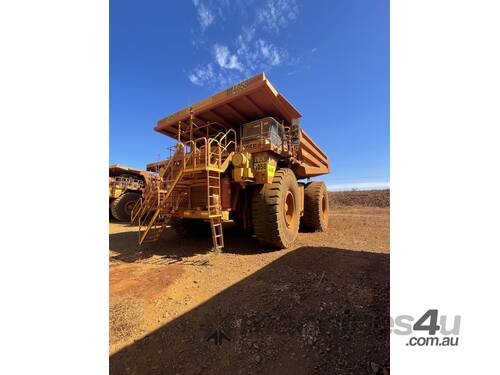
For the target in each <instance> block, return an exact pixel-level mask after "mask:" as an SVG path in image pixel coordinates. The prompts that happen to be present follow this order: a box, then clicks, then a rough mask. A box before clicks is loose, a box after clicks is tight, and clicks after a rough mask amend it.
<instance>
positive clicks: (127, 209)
mask: <svg viewBox="0 0 500 375" xmlns="http://www.w3.org/2000/svg"><path fill="white" fill-rule="evenodd" d="M140 198H141V195H140V194H137V193H132V192H129V193H125V194H122V195H120V196H119V197H118V198H116V199H115V200H114V201H113V202H111V205H110V208H111V213H112V214H113V216H114V218H115V219H116V220H119V221H130V216H131V215H132V209H133V208H134V206H135V204H136V203H137V201H138V200H139V199H140Z"/></svg>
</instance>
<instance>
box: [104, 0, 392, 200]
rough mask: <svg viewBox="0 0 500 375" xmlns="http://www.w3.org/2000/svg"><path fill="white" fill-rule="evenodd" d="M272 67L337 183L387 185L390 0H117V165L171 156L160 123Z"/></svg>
mask: <svg viewBox="0 0 500 375" xmlns="http://www.w3.org/2000/svg"><path fill="white" fill-rule="evenodd" d="M261 71H264V72H265V73H266V75H267V76H268V78H269V80H270V81H271V83H272V84H273V85H274V86H275V87H276V88H277V89H278V90H279V91H280V92H281V93H282V94H283V95H285V96H286V97H287V99H288V100H289V101H290V102H292V103H293V104H294V106H295V107H296V108H297V109H298V110H299V111H300V112H301V113H302V120H301V124H302V126H303V127H304V129H306V130H307V132H308V133H309V134H310V135H311V136H312V137H313V139H314V140H315V141H316V142H317V143H318V144H319V145H320V146H321V147H322V149H323V150H324V151H325V152H326V153H327V154H328V155H329V158H330V161H331V166H332V171H331V173H330V175H328V176H324V177H322V179H323V180H325V181H326V183H327V185H328V186H329V187H331V188H334V189H339V190H340V189H351V188H369V187H372V186H373V187H384V186H387V185H388V182H389V1H388V0H329V1H328V0H314V1H297V0H245V1H243V0H232V1H230V0H194V1H188V0H183V1H180V0H178V1H161V0H155V1H148V0H146V1H140V2H138V1H130V0H120V1H118V0H111V1H110V155H109V157H110V160H109V161H110V163H118V164H122V165H127V166H131V167H136V168H144V167H145V165H146V164H147V163H148V162H152V161H156V160H159V159H160V158H165V157H166V155H167V153H166V149H167V147H168V146H170V145H172V144H173V143H174V141H173V140H171V139H170V138H168V137H166V136H164V135H161V134H159V133H157V132H155V131H153V127H154V126H155V124H156V121H157V120H159V119H160V118H162V117H165V116H166V115H168V114H171V113H173V112H176V111H177V110H179V109H181V108H184V107H186V106H187V105H188V104H191V103H194V102H197V101H199V100H201V99H203V98H205V97H207V96H209V95H211V94H213V93H214V92H217V91H219V90H220V89H223V88H226V87H227V86H230V85H232V84H234V83H237V82H239V81H241V80H243V79H245V78H248V77H250V76H252V75H254V74H256V73H259V72H261Z"/></svg>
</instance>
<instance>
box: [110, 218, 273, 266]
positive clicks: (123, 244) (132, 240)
mask: <svg viewBox="0 0 500 375" xmlns="http://www.w3.org/2000/svg"><path fill="white" fill-rule="evenodd" d="M136 228H137V227H133V226H130V231H127V232H121V233H110V235H109V249H110V250H113V251H116V252H117V253H119V254H118V255H117V256H116V257H114V258H115V259H116V260H120V261H124V262H134V261H136V260H138V259H145V258H149V257H152V256H155V255H157V256H161V257H167V258H168V257H175V258H182V257H189V256H193V255H197V254H206V253H208V252H210V251H211V248H212V238H211V234H210V227H209V226H207V230H206V231H203V232H198V233H193V235H192V236H189V237H182V236H180V235H178V234H177V233H175V231H174V230H173V229H172V228H169V227H167V228H166V229H165V232H163V234H162V235H161V237H160V239H159V240H158V241H156V242H152V243H146V244H144V245H139V243H138V239H139V234H138V232H137V230H136ZM224 243H225V247H224V252H225V253H230V254H231V253H232V254H246V255H250V254H259V253H262V252H265V251H274V250H275V249H273V248H270V247H266V246H263V245H261V244H259V243H258V241H257V239H255V238H254V237H252V236H250V235H247V234H245V233H242V232H241V231H240V230H239V228H238V227H237V225H236V224H234V223H225V224H224Z"/></svg>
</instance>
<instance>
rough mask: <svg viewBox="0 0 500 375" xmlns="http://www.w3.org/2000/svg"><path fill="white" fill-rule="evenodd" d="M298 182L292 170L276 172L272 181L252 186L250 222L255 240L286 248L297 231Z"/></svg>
mask: <svg viewBox="0 0 500 375" xmlns="http://www.w3.org/2000/svg"><path fill="white" fill-rule="evenodd" d="M299 194H300V193H299V185H298V183H297V179H296V178H295V175H294V173H293V172H292V170H290V169H288V168H282V169H279V170H278V171H276V174H275V175H274V178H273V182H272V183H270V184H264V185H262V186H259V187H256V188H254V191H253V194H252V223H253V227H254V230H255V234H256V236H257V239H258V240H259V242H261V243H263V244H266V245H270V246H273V247H277V248H281V249H282V248H287V247H290V246H291V245H292V244H293V242H294V241H295V240H296V238H297V235H298V233H299V222H300V212H299V202H300V195H299Z"/></svg>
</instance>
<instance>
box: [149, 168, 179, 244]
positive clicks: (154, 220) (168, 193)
mask: <svg viewBox="0 0 500 375" xmlns="http://www.w3.org/2000/svg"><path fill="white" fill-rule="evenodd" d="M183 175H184V170H183V169H181V170H180V171H179V173H178V174H177V176H176V177H175V180H174V182H173V183H172V186H170V188H169V189H168V190H167V193H166V194H165V196H164V197H163V202H166V201H167V199H168V198H169V197H170V195H171V194H172V192H173V191H174V189H175V187H176V186H177V183H178V182H179V181H180V179H181V177H182V176H183ZM161 209H162V207H158V208H157V209H156V211H155V213H154V214H153V217H151V220H150V221H149V224H148V226H147V227H146V229H145V230H144V233H143V234H142V236H140V238H139V244H140V245H142V243H143V242H144V240H145V239H146V236H147V235H148V233H149V231H150V230H151V228H152V227H153V225H154V223H155V222H156V220H157V219H158V216H159V215H160V212H161Z"/></svg>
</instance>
